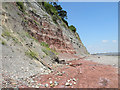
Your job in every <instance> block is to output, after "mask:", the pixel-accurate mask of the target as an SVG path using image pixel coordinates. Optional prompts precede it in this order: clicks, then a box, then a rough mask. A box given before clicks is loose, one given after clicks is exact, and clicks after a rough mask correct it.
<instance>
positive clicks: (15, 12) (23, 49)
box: [0, 2, 87, 77]
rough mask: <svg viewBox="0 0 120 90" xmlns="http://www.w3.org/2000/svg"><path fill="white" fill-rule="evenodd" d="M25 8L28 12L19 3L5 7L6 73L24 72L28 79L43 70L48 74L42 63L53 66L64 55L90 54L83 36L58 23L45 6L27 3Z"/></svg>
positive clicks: (4, 41) (3, 20) (3, 45)
mask: <svg viewBox="0 0 120 90" xmlns="http://www.w3.org/2000/svg"><path fill="white" fill-rule="evenodd" d="M24 6H25V11H22V10H21V9H20V7H19V6H18V5H17V4H16V3H15V2H11V3H3V4H2V7H3V8H2V15H1V16H2V35H1V36H0V41H1V44H2V56H3V57H2V63H3V71H5V72H7V73H9V75H11V76H16V75H18V77H23V75H21V74H18V73H16V71H19V72H21V73H22V72H24V76H29V75H31V73H32V75H34V74H36V73H38V72H40V71H41V72H43V71H44V73H45V72H46V69H45V67H44V66H43V65H42V64H41V63H40V62H43V61H44V62H45V63H47V64H49V65H50V66H51V67H52V66H53V62H54V60H56V59H57V56H58V55H59V54H61V53H67V54H70V55H86V54H87V50H86V48H85V47H84V45H83V44H82V42H81V40H80V38H79V35H78V34H77V33H73V32H72V31H70V30H69V29H68V28H67V27H66V26H65V25H64V24H63V22H62V21H61V20H60V19H58V20H57V23H55V22H54V21H53V19H52V16H50V15H49V14H48V13H47V12H46V11H45V9H44V8H43V6H42V5H40V4H38V3H37V2H25V3H24ZM36 57H37V60H36ZM38 58H39V59H38ZM16 65H18V66H16ZM21 67H24V70H23V68H21ZM40 68H42V69H41V70H40ZM28 71H29V72H28ZM11 72H12V73H11Z"/></svg>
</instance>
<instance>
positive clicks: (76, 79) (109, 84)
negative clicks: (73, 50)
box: [3, 60, 118, 88]
mask: <svg viewBox="0 0 120 90" xmlns="http://www.w3.org/2000/svg"><path fill="white" fill-rule="evenodd" d="M67 63H71V65H73V66H70V65H67V66H66V65H63V66H62V67H57V68H56V70H54V71H53V72H52V73H50V74H47V75H41V74H37V75H34V76H31V77H30V78H29V79H24V80H19V81H15V80H13V81H15V83H10V80H9V79H7V78H8V77H4V81H3V87H8V88H10V87H19V88H38V87H39V88H117V87H118V73H116V72H117V70H118V69H117V68H114V67H112V66H110V65H97V63H94V62H91V61H85V60H75V61H74V60H73V61H68V62H67ZM77 63H78V65H76V64H77ZM81 63H82V64H81ZM93 65H94V69H92V68H93Z"/></svg>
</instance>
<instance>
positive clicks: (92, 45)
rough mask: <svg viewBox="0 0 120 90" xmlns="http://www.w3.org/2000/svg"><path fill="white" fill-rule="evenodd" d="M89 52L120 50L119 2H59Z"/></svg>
mask: <svg viewBox="0 0 120 90" xmlns="http://www.w3.org/2000/svg"><path fill="white" fill-rule="evenodd" d="M59 4H60V5H61V6H62V7H63V10H65V11H67V15H68V19H67V21H68V23H69V25H74V26H75V27H76V29H77V32H78V34H79V36H80V38H81V40H82V42H83V44H84V45H85V47H86V48H87V50H88V52H90V53H91V54H92V53H105V52H117V51H118V3H117V2H59Z"/></svg>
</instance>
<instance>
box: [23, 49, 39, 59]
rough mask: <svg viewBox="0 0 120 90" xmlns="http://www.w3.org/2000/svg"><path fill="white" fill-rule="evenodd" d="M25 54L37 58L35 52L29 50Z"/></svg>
mask: <svg viewBox="0 0 120 90" xmlns="http://www.w3.org/2000/svg"><path fill="white" fill-rule="evenodd" d="M25 54H26V55H28V56H29V57H31V58H34V59H36V58H37V57H38V53H37V52H35V51H31V50H28V51H26V52H25Z"/></svg>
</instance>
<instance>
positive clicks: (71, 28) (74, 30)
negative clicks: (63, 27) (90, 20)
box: [69, 25, 76, 33]
mask: <svg viewBox="0 0 120 90" xmlns="http://www.w3.org/2000/svg"><path fill="white" fill-rule="evenodd" d="M69 29H70V30H71V31H73V32H74V33H75V32H76V28H75V27H74V26H73V25H70V26H69Z"/></svg>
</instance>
